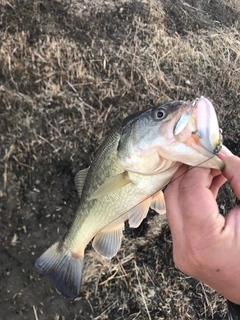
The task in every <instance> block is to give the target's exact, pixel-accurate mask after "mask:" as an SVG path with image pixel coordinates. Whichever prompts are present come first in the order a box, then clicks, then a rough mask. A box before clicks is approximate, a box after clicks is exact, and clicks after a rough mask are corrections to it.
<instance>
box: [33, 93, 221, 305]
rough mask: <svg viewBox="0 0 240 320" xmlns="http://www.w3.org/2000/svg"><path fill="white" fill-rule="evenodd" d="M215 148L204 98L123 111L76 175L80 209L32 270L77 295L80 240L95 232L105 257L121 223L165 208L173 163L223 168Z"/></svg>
mask: <svg viewBox="0 0 240 320" xmlns="http://www.w3.org/2000/svg"><path fill="white" fill-rule="evenodd" d="M220 148H221V133H220V130H219V127H218V121H217V117H216V114H215V111H214V108H213V106H212V104H211V103H210V101H209V100H207V99H205V98H203V97H201V98H200V99H195V100H194V101H192V102H185V101H173V102H169V103H166V104H164V105H161V106H157V107H153V108H150V109H148V110H146V111H142V112H139V113H137V114H134V115H131V116H129V117H127V118H126V119H125V120H123V122H122V124H121V125H117V126H115V127H114V128H113V129H112V131H110V133H109V134H108V136H107V138H106V139H105V140H104V141H103V142H102V144H101V145H100V147H99V149H98V151H97V153H96V156H95V158H94V160H93V162H92V164H91V165H90V167H89V168H88V169H84V170H82V171H80V172H79V173H78V174H77V175H76V178H75V183H76V187H77V190H78V193H79V196H80V205H79V208H78V210H77V212H76V215H75V218H74V219H73V222H72V224H71V226H70V228H69V230H68V231H67V233H66V234H65V235H64V237H63V238H62V239H60V240H59V241H58V242H56V243H55V244H54V245H52V246H51V247H50V248H49V249H48V250H46V251H45V252H44V253H43V254H42V255H41V256H40V258H39V259H38V260H37V261H36V266H37V268H38V269H39V271H40V272H41V273H42V274H43V275H48V276H49V277H50V279H51V280H52V282H53V284H54V286H55V288H56V289H57V291H58V292H59V293H60V294H62V295H63V296H65V297H66V298H68V299H74V298H76V297H77V296H78V295H79V293H80V287H81V282H82V272H83V264H84V263H83V261H84V250H85V247H86V246H87V244H88V243H89V242H90V241H91V240H92V239H93V238H94V240H93V243H92V246H93V248H94V249H95V250H96V251H97V252H98V253H99V254H100V255H102V256H104V257H105V258H107V259H110V258H112V257H113V256H114V255H116V253H117V251H118V249H119V248H120V245H121V239H122V236H123V229H124V222H125V221H126V220H128V223H129V226H130V227H133V228H136V227H138V226H139V225H140V223H141V222H142V220H143V219H144V218H145V217H146V215H147V213H148V210H149V208H150V207H151V208H153V209H154V210H156V211H157V212H159V213H165V202H164V195H163V192H162V191H161V190H162V189H163V188H164V187H165V186H166V184H167V183H169V181H170V180H171V178H172V177H173V175H174V173H175V172H176V171H177V169H178V168H179V166H180V165H181V164H182V163H185V164H188V165H191V166H196V165H200V166H202V167H206V168H215V169H222V168H223V162H222V161H221V160H220V159H219V158H218V157H217V153H218V152H219V150H220Z"/></svg>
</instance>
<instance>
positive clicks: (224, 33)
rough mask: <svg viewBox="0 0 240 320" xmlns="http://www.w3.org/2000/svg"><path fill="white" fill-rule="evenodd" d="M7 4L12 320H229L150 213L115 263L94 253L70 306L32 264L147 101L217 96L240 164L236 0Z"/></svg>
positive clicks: (0, 160) (4, 156) (1, 152)
mask: <svg viewBox="0 0 240 320" xmlns="http://www.w3.org/2000/svg"><path fill="white" fill-rule="evenodd" d="M0 8H1V10H2V11H1V14H0V26H1V29H0V39H1V42H0V43H1V44H0V135H1V148H0V171H1V175H2V176H3V186H2V187H0V197H1V200H2V201H1V203H2V204H1V206H0V216H1V218H0V225H1V228H2V230H3V231H2V233H1V243H2V246H3V249H2V251H1V252H2V270H1V271H2V273H3V274H4V277H3V279H2V280H1V281H2V282H1V285H0V287H3V288H5V289H7V294H5V295H3V294H1V293H0V294H1V296H0V299H1V300H2V301H4V303H3V306H2V310H3V315H4V316H5V318H8V319H9V320H11V319H15V317H16V314H17V315H20V316H21V317H23V318H25V319H29V318H32V317H33V316H34V317H35V318H36V319H37V318H38V319H39V320H40V319H41V320H45V319H48V320H49V319H61V320H63V319H78V320H79V319H85V320H87V319H93V318H94V319H95V320H97V319H98V320H99V319H114V320H118V319H127V320H133V319H138V320H140V319H152V320H153V319H154V320H163V319H171V320H172V319H176V320H179V319H198V320H199V319H215V320H217V319H226V307H225V304H224V299H222V298H221V297H219V296H218V295H217V294H216V293H215V292H213V291H212V290H211V289H210V288H208V287H206V286H203V285H202V284H200V283H198V282H197V281H195V280H194V279H190V278H188V277H186V276H184V275H183V274H182V273H180V272H179V271H178V270H176V269H175V267H174V263H173V261H172V254H171V249H172V244H171V236H170V233H169V230H168V228H167V227H163V229H162V228H161V225H162V222H161V221H160V220H159V217H158V216H155V215H154V214H153V213H151V214H150V218H149V219H148V220H147V221H144V222H143V224H142V226H141V227H140V228H139V229H138V230H135V231H132V230H130V229H127V230H126V233H125V234H126V237H125V239H124V242H123V245H122V248H121V250H120V251H119V254H118V255H117V257H115V258H114V259H113V261H111V262H106V261H104V260H102V259H101V258H99V256H97V255H96V254H95V253H94V252H93V251H91V249H90V248H89V249H88V251H87V255H86V265H85V274H84V284H83V291H82V296H81V298H80V299H79V300H78V301H76V302H75V303H72V304H71V303H69V302H66V301H64V300H63V299H62V298H61V297H57V296H56V295H55V294H54V292H53V291H52V288H51V285H50V284H49V283H48V281H45V280H43V279H40V278H39V276H38V274H37V272H36V271H35V269H34V267H33V265H34V261H35V258H36V256H38V255H39V254H40V253H41V252H42V251H43V250H44V249H46V247H47V246H48V245H50V244H51V243H52V242H53V241H55V240H56V237H57V235H58V234H63V232H64V231H65V230H66V227H67V225H68V224H69V221H70V218H71V216H72V215H73V213H74V211H75V210H76V207H77V195H76V191H75V188H74V186H73V178H74V174H75V173H76V172H77V171H78V170H79V169H80V168H82V167H86V166H87V165H88V164H89V162H90V158H91V156H90V155H91V154H92V153H94V151H95V150H96V147H97V145H98V143H99V140H101V138H102V137H103V136H104V135H105V134H106V132H107V131H108V130H109V128H110V127H111V126H113V125H114V123H115V122H116V121H119V120H120V119H122V118H123V117H125V116H126V115H128V114H130V113H132V112H135V111H138V110H141V109H144V108H146V107H147V106H148V104H149V102H150V101H153V102H154V103H163V102H166V101H169V100H175V99H186V100H187V99H192V98H193V97H196V96H200V95H205V96H207V97H209V98H210V99H211V100H212V101H213V103H214V105H215V106H216V109H217V111H218V114H219V118H220V122H221V126H222V128H223V132H224V137H225V140H224V141H225V144H226V145H228V146H229V147H230V148H231V149H232V151H233V152H235V153H236V154H240V152H239V140H240V135H239V129H238V127H239V118H240V116H239V114H240V113H239V111H238V110H239V107H238V106H239V103H240V85H239V79H240V38H239V31H240V29H239V27H240V24H239V15H240V6H239V1H238V0H231V1H226V0H221V1H217V0H216V1H210V2H209V1H207V2H206V1H182V0H178V1H173V0H167V1H157V0H155V1H154V0H151V1H140V0H139V1H137V0H132V1H131V0H121V1H118V2H116V1H112V0H110V1H107V2H106V1H103V0H98V1H87V0H81V1H76V0H71V1H70V0H61V1H60V0H52V1H40V0H34V1H30V0H23V1H16V0H9V1H4V0H2V1H1V2H0ZM219 199H221V200H219V204H220V205H221V210H222V211H223V212H224V213H226V212H227V211H228V209H229V208H230V207H231V206H232V205H233V204H234V203H235V201H236V199H235V197H234V196H233V194H232V192H231V190H230V188H229V187H226V188H225V189H224V190H223V191H222V192H221V197H219ZM56 234H57V235H56ZM149 249H151V250H149ZM14 268H15V272H14V275H12V278H10V277H9V274H10V273H12V270H13V269H14ZM0 319H1V316H0Z"/></svg>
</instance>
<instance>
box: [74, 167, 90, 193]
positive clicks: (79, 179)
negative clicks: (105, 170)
mask: <svg viewBox="0 0 240 320" xmlns="http://www.w3.org/2000/svg"><path fill="white" fill-rule="evenodd" d="M88 170H89V168H86V169H83V170H80V171H78V173H77V174H76V176H75V178H74V182H75V186H76V188H77V192H78V195H79V197H80V198H81V195H82V190H83V186H84V183H85V179H86V176H87V173H88Z"/></svg>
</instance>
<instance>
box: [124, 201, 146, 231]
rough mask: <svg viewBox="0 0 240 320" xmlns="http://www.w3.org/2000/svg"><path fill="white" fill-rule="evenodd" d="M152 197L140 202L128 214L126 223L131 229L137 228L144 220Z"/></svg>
mask: <svg viewBox="0 0 240 320" xmlns="http://www.w3.org/2000/svg"><path fill="white" fill-rule="evenodd" d="M151 200H152V197H150V198H148V199H146V200H145V201H143V202H141V203H140V204H138V205H137V206H135V207H134V208H132V209H131V210H130V211H129V213H128V219H129V220H128V223H129V226H130V227H131V228H137V227H138V226H139V225H140V224H141V222H142V221H143V219H144V218H146V216H147V214H148V210H149V206H150V203H151Z"/></svg>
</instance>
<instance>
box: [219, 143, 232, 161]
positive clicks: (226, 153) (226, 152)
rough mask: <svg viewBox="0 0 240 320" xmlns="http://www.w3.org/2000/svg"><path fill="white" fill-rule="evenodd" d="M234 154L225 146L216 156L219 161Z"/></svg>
mask: <svg viewBox="0 0 240 320" xmlns="http://www.w3.org/2000/svg"><path fill="white" fill-rule="evenodd" d="M233 155H234V154H233V153H232V152H231V151H230V150H229V149H228V148H227V147H226V146H223V147H222V149H221V151H220V152H219V154H218V157H219V158H220V159H221V160H224V158H226V157H228V156H233Z"/></svg>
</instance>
